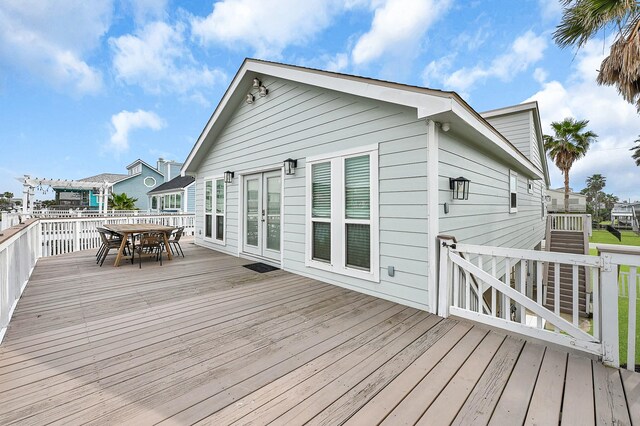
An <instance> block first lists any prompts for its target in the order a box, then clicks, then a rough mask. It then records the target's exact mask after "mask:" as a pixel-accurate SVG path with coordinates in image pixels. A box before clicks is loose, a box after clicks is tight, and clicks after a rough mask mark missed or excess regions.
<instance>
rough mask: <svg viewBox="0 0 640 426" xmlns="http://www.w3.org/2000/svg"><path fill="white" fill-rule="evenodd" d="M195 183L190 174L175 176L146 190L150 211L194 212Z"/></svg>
mask: <svg viewBox="0 0 640 426" xmlns="http://www.w3.org/2000/svg"><path fill="white" fill-rule="evenodd" d="M195 195H196V185H195V178H193V177H192V176H177V177H175V178H173V179H171V180H170V181H169V182H165V183H163V184H162V185H159V186H158V187H157V188H155V189H152V190H151V191H149V192H147V196H148V197H149V205H150V206H151V207H150V209H151V211H154V212H166V213H178V212H180V213H195V211H196V199H195Z"/></svg>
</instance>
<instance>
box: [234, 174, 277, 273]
mask: <svg viewBox="0 0 640 426" xmlns="http://www.w3.org/2000/svg"><path fill="white" fill-rule="evenodd" d="M243 196H244V231H243V233H244V238H243V239H244V241H243V251H244V252H246V253H250V254H253V255H256V256H260V257H264V258H266V259H270V260H275V261H277V262H280V250H281V247H280V246H281V241H280V229H281V223H282V220H281V205H282V175H281V171H280V170H275V171H272V172H264V173H256V174H252V175H247V176H245V177H244V195H243Z"/></svg>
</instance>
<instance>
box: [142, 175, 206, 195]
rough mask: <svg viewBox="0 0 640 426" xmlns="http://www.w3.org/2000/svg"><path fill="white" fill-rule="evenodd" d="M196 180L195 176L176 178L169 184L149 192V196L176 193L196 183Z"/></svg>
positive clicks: (166, 183)
mask: <svg viewBox="0 0 640 426" xmlns="http://www.w3.org/2000/svg"><path fill="white" fill-rule="evenodd" d="M195 180H196V179H195V178H194V177H193V176H176V177H174V178H173V179H171V180H170V181H169V182H165V183H163V184H162V185H158V186H157V187H155V188H154V189H152V190H151V191H149V192H147V194H157V193H160V192H166V191H172V190H173V191H175V190H176V189H184V188H186V187H187V186H189V185H191V184H192V183H193V182H195Z"/></svg>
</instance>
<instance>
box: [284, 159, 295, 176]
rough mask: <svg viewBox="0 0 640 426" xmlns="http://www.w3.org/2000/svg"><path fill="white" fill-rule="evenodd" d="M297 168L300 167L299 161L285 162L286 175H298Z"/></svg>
mask: <svg viewBox="0 0 640 426" xmlns="http://www.w3.org/2000/svg"><path fill="white" fill-rule="evenodd" d="M296 167H298V160H294V159H292V158H287V159H286V160H284V174H285V175H294V174H296Z"/></svg>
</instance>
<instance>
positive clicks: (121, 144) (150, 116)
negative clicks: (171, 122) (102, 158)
mask: <svg viewBox="0 0 640 426" xmlns="http://www.w3.org/2000/svg"><path fill="white" fill-rule="evenodd" d="M111 125H112V126H113V129H112V133H111V139H110V141H109V142H108V144H107V147H108V148H109V149H112V150H114V151H115V153H116V154H118V153H121V152H126V151H128V150H129V133H130V132H131V131H133V130H135V129H151V130H155V131H157V130H160V129H162V128H163V127H165V125H166V124H165V122H164V120H163V119H162V118H160V117H159V116H158V115H157V114H156V113H155V112H151V111H144V110H141V109H139V110H137V111H135V112H131V111H124V110H123V111H120V112H119V113H117V114H114V115H112V116H111Z"/></svg>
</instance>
